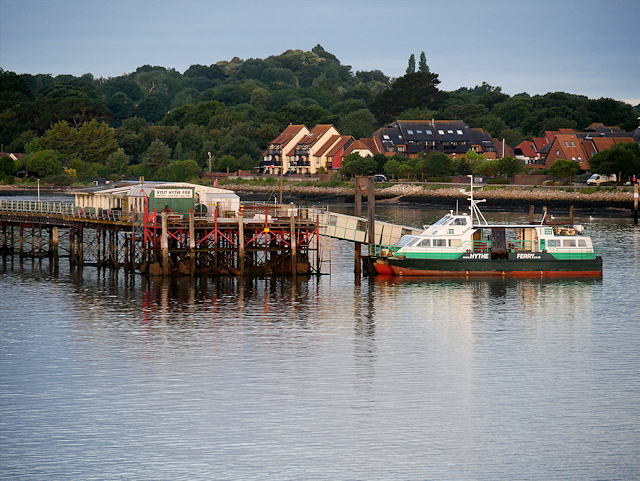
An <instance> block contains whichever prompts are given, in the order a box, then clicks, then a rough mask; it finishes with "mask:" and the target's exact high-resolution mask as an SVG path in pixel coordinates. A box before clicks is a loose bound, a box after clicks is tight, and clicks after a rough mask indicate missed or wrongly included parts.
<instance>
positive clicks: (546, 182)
mask: <svg viewBox="0 0 640 481" xmlns="http://www.w3.org/2000/svg"><path fill="white" fill-rule="evenodd" d="M542 185H555V181H554V180H545V181H544V182H543V183H542Z"/></svg>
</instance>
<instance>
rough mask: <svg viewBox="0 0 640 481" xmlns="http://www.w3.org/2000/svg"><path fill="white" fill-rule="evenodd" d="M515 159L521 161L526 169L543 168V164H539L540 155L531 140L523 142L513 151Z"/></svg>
mask: <svg viewBox="0 0 640 481" xmlns="http://www.w3.org/2000/svg"><path fill="white" fill-rule="evenodd" d="M513 152H514V155H515V158H516V159H520V160H522V162H524V165H525V166H527V167H534V168H540V169H542V168H544V167H545V165H544V163H541V162H540V158H541V156H540V153H539V152H538V150H537V148H536V144H535V143H534V141H533V140H524V141H522V142H520V143H519V144H518V145H516V147H515V148H514V149H513Z"/></svg>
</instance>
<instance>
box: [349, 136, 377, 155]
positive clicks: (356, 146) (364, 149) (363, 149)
mask: <svg viewBox="0 0 640 481" xmlns="http://www.w3.org/2000/svg"><path fill="white" fill-rule="evenodd" d="M354 153H355V154H359V155H360V157H373V152H372V151H371V149H370V148H369V147H368V146H367V144H365V143H364V142H363V141H362V140H356V141H355V142H353V143H352V144H351V145H350V146H349V147H348V148H347V149H346V150H345V151H344V157H346V156H348V155H351V154H354Z"/></svg>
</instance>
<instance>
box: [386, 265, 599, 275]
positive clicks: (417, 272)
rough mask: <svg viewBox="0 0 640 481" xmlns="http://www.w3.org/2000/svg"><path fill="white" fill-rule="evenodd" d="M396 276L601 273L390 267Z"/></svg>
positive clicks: (585, 273) (591, 272)
mask: <svg viewBox="0 0 640 481" xmlns="http://www.w3.org/2000/svg"><path fill="white" fill-rule="evenodd" d="M391 267H392V269H393V273H394V274H395V275H397V276H440V277H443V276H451V277H467V276H486V277H578V276H584V277H602V271H442V270H437V271H436V270H430V271H428V270H420V269H406V268H404V267H397V266H391Z"/></svg>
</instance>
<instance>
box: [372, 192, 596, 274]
mask: <svg viewBox="0 0 640 481" xmlns="http://www.w3.org/2000/svg"><path fill="white" fill-rule="evenodd" d="M465 194H466V195H468V196H469V197H470V198H469V200H470V202H471V207H470V211H471V212H470V213H469V214H454V213H453V211H452V212H450V213H449V214H447V215H445V216H444V217H443V218H441V219H440V220H439V221H437V222H436V223H435V224H433V225H431V226H425V228H424V231H423V232H422V233H421V234H419V235H405V236H403V237H402V238H401V239H400V241H399V242H398V243H397V244H395V245H390V246H385V245H372V246H370V252H369V255H370V257H371V261H372V262H373V265H374V267H375V270H376V272H377V273H378V274H383V275H397V276H428V275H433V276H528V277H532V276H601V275H602V255H601V253H600V250H599V249H597V248H594V247H593V244H592V242H591V237H589V236H588V235H586V233H585V230H584V228H583V227H582V226H580V225H563V226H559V225H549V224H546V223H545V220H546V215H545V217H543V219H542V222H541V223H540V224H530V225H521V224H507V225H503V224H489V223H487V221H486V219H485V218H484V216H483V215H482V213H481V212H480V210H479V209H478V206H477V204H478V203H479V202H484V200H482V201H477V200H474V198H473V184H472V185H471V191H470V193H465Z"/></svg>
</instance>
